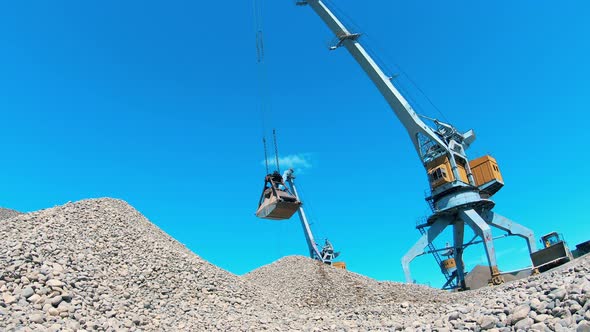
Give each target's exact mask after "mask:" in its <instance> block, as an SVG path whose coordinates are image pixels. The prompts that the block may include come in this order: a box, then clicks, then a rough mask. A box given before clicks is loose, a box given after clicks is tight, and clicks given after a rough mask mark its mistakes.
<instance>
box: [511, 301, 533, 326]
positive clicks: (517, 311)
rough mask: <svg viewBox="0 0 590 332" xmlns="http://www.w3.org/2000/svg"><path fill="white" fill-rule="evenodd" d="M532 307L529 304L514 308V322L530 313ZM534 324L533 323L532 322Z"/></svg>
mask: <svg viewBox="0 0 590 332" xmlns="http://www.w3.org/2000/svg"><path fill="white" fill-rule="evenodd" d="M530 311H531V307H530V306H529V305H528V304H523V305H519V306H518V307H516V308H514V310H512V316H511V317H512V322H513V323H516V322H518V321H520V320H522V319H524V318H526V317H527V316H528V315H529V312H530ZM531 324H532V323H531Z"/></svg>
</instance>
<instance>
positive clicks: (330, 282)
mask: <svg viewBox="0 0 590 332" xmlns="http://www.w3.org/2000/svg"><path fill="white" fill-rule="evenodd" d="M589 322H590V257H589V256H586V257H582V258H580V259H578V260H576V261H574V262H571V263H569V264H566V265H564V266H562V267H560V268H558V269H555V270H553V271H550V272H548V273H545V274H542V275H536V276H532V277H529V278H527V279H522V280H517V281H513V282H509V283H506V284H504V285H502V286H499V287H492V288H483V289H479V290H476V291H466V292H461V293H447V292H443V291H440V290H436V289H432V288H429V287H425V286H419V285H407V284H400V283H392V282H378V281H375V280H372V279H370V278H366V277H363V276H361V275H358V274H356V273H352V272H350V271H345V270H340V269H336V268H333V267H330V266H327V265H324V264H322V263H320V262H317V261H313V260H311V259H309V258H306V257H300V256H292V257H285V258H283V259H281V260H278V261H277V262H274V263H272V264H269V265H267V266H264V267H261V268H259V269H257V270H255V271H252V272H251V273H248V274H247V275H245V276H242V277H239V276H236V275H233V274H231V273H229V272H226V271H224V270H222V269H220V268H218V267H216V266H214V265H212V264H210V263H208V262H206V261H204V260H203V259H201V258H200V257H198V256H197V255H195V254H193V253H192V252H191V251H189V250H188V249H187V248H185V247H184V246H183V245H182V244H180V243H179V242H177V241H175V240H174V239H172V238H171V237H170V236H168V235H166V234H165V233H164V232H163V231H161V230H160V229H159V228H158V227H156V226H155V225H154V224H152V223H151V222H149V221H148V220H147V219H146V218H145V217H143V216H142V215H141V214H140V213H139V212H137V211H136V210H135V209H133V208H132V207H131V206H129V205H128V204H127V203H125V202H123V201H120V200H114V199H97V200H85V201H81V202H77V203H69V204H66V205H64V206H61V207H56V208H52V209H47V210H42V211H38V212H34V213H29V214H24V215H18V216H16V217H12V218H10V219H5V220H3V221H2V222H0V331H66V332H67V331H76V330H86V331H260V330H266V331H369V330H370V331H400V330H405V331H441V332H442V331H480V330H490V331H506V332H508V331H590V323H589Z"/></svg>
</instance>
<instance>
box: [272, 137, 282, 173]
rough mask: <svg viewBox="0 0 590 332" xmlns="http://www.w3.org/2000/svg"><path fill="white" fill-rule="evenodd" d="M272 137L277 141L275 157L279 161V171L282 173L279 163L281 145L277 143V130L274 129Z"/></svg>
mask: <svg viewBox="0 0 590 332" xmlns="http://www.w3.org/2000/svg"><path fill="white" fill-rule="evenodd" d="M272 137H273V140H274V143H275V159H276V161H277V172H279V174H280V173H281V166H280V165H279V145H278V144H277V131H276V130H275V129H273V130H272Z"/></svg>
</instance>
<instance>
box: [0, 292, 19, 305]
mask: <svg viewBox="0 0 590 332" xmlns="http://www.w3.org/2000/svg"><path fill="white" fill-rule="evenodd" d="M2 300H4V303H6V304H12V303H14V302H16V297H14V296H12V295H10V294H8V293H4V294H2Z"/></svg>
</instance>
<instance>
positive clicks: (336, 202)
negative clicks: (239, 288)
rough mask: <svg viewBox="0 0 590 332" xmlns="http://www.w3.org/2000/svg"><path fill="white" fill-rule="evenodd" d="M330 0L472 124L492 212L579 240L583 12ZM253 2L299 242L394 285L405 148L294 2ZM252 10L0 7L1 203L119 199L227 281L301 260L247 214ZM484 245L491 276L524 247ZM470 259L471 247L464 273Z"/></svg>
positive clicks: (583, 226) (408, 197)
mask: <svg viewBox="0 0 590 332" xmlns="http://www.w3.org/2000/svg"><path fill="white" fill-rule="evenodd" d="M333 1H335V2H336V4H337V5H338V7H339V8H340V9H342V10H343V11H344V12H345V13H347V14H348V15H349V16H350V17H352V19H353V20H354V23H355V24H356V25H358V27H360V31H359V32H363V33H365V34H366V36H367V38H366V41H367V42H368V44H369V46H371V48H372V49H375V50H377V51H378V52H379V56H380V58H382V59H383V61H384V62H385V63H387V64H388V65H389V66H390V67H392V68H396V66H395V65H399V66H400V67H401V68H403V70H404V71H405V72H406V73H407V74H408V75H409V76H410V77H411V78H412V80H413V81H414V82H416V84H417V85H418V86H419V87H420V88H421V89H422V91H424V93H425V94H426V95H427V96H428V97H429V98H430V99H431V100H432V101H433V102H434V104H436V105H437V107H438V108H439V109H440V110H441V111H442V113H443V114H444V115H445V116H446V118H447V119H448V120H449V121H451V122H452V123H453V124H454V125H455V126H457V127H458V128H460V129H462V130H467V129H471V128H473V129H474V130H475V131H476V133H477V135H478V139H477V140H476V142H475V143H474V145H473V146H472V148H471V150H470V156H472V157H478V156H480V155H483V154H486V153H491V154H493V155H494V156H495V157H496V158H497V160H498V162H499V163H500V167H501V168H502V170H503V175H504V178H505V182H506V185H505V187H504V188H503V190H502V191H500V192H499V193H498V194H497V196H496V197H495V201H496V202H497V207H496V211H497V212H499V213H501V214H503V215H505V216H508V217H510V218H512V219H514V220H515V221H518V222H520V223H522V224H524V225H527V226H528V227H530V228H532V229H533V230H534V231H535V232H536V234H537V235H541V234H544V233H547V232H549V231H551V230H557V231H559V232H561V233H563V234H564V235H565V237H566V240H568V241H569V243H570V245H571V246H572V247H573V246H574V245H575V244H577V243H579V242H582V241H584V240H587V239H590V224H589V223H588V214H587V204H588V203H589V199H588V188H590V178H589V177H588V176H587V174H588V170H587V165H588V164H589V160H588V159H589V158H588V152H587V150H588V149H587V148H586V147H585V145H586V144H587V142H588V139H589V134H588V131H587V125H588V123H589V121H590V115H588V106H589V101H588V95H589V92H590V83H589V77H590V64H589V61H588V59H589V58H590V54H589V53H590V45H589V44H590V42H589V39H588V36H589V35H590V23H589V22H588V19H587V18H588V17H590V5H589V4H588V2H587V1H581V0H579V1H567V2H560V3H557V2H555V1H535V2H532V1H507V0H506V1H495V2H484V1H466V0H463V1H455V2H437V1H426V2H425V1H410V2H408V1H369V2H367V1H352V0H339V1H336V0H333ZM263 2H264V10H265V15H264V26H265V37H266V40H265V44H266V62H267V69H268V71H269V78H268V82H269V84H270V85H271V89H270V92H269V96H268V97H269V98H270V105H271V106H272V110H273V111H272V121H273V125H274V126H275V127H276V128H277V130H278V131H279V140H280V142H279V143H280V148H281V153H282V155H283V157H288V156H291V157H298V158H300V159H303V160H304V162H299V163H298V164H297V165H295V166H297V167H298V168H299V169H300V176H299V178H298V181H299V184H300V186H301V187H302V189H303V193H304V199H305V203H306V206H307V207H308V208H309V212H310V214H311V216H312V219H313V220H314V225H313V227H314V229H315V230H316V232H317V237H318V238H320V239H321V238H323V237H326V236H327V237H329V238H330V239H331V240H332V242H333V243H334V245H335V246H336V247H337V248H338V249H340V250H341V251H342V253H343V254H342V259H343V260H345V261H346V262H347V264H348V266H349V269H350V270H352V271H355V272H359V273H362V274H365V275H368V276H371V277H374V278H377V279H380V280H397V281H402V280H403V274H402V271H401V266H400V258H401V256H402V255H403V254H404V253H405V252H406V251H407V250H408V249H409V248H410V247H411V246H412V245H413V243H414V242H415V241H416V240H417V239H418V237H419V234H418V232H417V231H416V230H415V229H414V225H415V221H416V219H417V218H419V217H421V216H424V215H425V214H427V212H428V209H427V206H426V204H425V203H424V201H423V197H424V191H425V190H426V189H427V186H428V184H427V181H426V176H425V172H424V170H423V169H422V167H421V165H420V162H419V160H418V158H417V156H416V153H415V151H414V150H413V148H412V145H411V143H410V140H409V139H408V137H407V134H406V132H405V130H404V129H403V127H402V126H401V125H400V124H399V123H398V121H397V119H396V118H395V117H394V116H393V113H392V112H391V111H390V110H389V109H388V107H387V105H386V103H385V102H384V101H383V99H382V98H381V96H380V95H379V94H378V92H377V90H376V89H375V88H374V87H373V86H372V84H371V83H370V82H369V80H368V79H367V78H366V77H365V76H364V74H363V72H362V71H361V70H360V69H359V68H358V66H357V65H356V64H355V63H354V62H353V60H352V59H351V57H350V56H349V55H348V54H347V53H346V52H345V50H344V49H340V50H338V51H335V52H329V51H328V50H327V45H328V44H329V43H330V41H331V40H332V36H331V34H330V33H329V31H328V30H327V28H326V27H324V25H323V23H322V22H321V21H320V20H319V18H318V17H316V16H315V15H314V14H313V12H312V11H311V9H310V8H300V7H296V6H294V3H293V1H266V0H263ZM252 12H253V11H252V1H239V2H238V1H234V2H224V1H199V2H195V1H168V2H166V3H163V2H161V1H123V2H121V1H83V2H80V1H51V2H36V3H34V4H33V3H28V2H15V1H13V2H4V3H2V4H1V5H0V13H1V14H0V30H1V31H2V33H1V34H0V43H1V45H2V48H1V49H2V52H0V110H1V111H0V114H2V119H1V120H2V130H1V131H0V140H1V142H2V143H3V144H2V154H1V155H2V163H1V165H2V167H1V168H0V169H1V171H0V182H1V183H2V189H1V190H0V206H5V207H10V208H15V209H19V210H22V211H32V210H37V209H42V208H46V207H51V206H54V205H58V204H63V203H65V202H67V201H75V200H79V199H84V198H92V197H104V196H110V197H117V198H122V199H125V200H126V201H128V202H129V203H130V204H132V205H133V206H135V207H136V208H137V209H139V210H140V211H141V212H142V213H144V214H145V215H146V216H147V217H148V218H149V219H151V220H152V221H153V222H155V223H156V224H157V225H159V226H160V227H161V228H162V229H164V230H165V231H166V232H168V233H169V234H171V235H172V236H173V237H175V238H176V239H178V240H179V241H181V242H182V243H184V244H186V245H187V246H188V247H189V248H190V249H192V250H193V251H194V252H195V253H197V254H198V255H200V256H202V257H203V258H205V259H207V260H209V261H211V262H212V263H214V264H216V265H218V266H221V267H222V268H225V269H227V270H229V271H231V272H234V273H237V274H242V273H245V272H247V271H250V270H252V269H254V268H256V267H259V266H261V265H263V264H267V263H270V262H272V261H274V260H276V259H278V258H279V257H281V256H285V255H292V254H303V255H304V254H306V252H307V249H306V247H305V242H304V238H303V234H302V231H301V228H300V225H299V223H298V220H297V219H296V218H293V219H292V220H290V221H287V222H269V221H262V220H258V219H256V218H255V217H254V211H255V209H256V204H257V201H258V197H259V194H260V192H259V191H260V189H261V187H262V184H263V183H262V181H263V176H264V168H263V167H262V166H261V160H262V159H263V157H262V155H263V153H262V147H261V142H260V140H261V133H262V131H263V129H262V124H261V116H260V111H259V108H258V105H259V97H258V91H257V82H258V78H257V67H256V56H255V54H256V52H255V43H254V22H253V14H252ZM346 21H347V22H349V23H350V21H348V20H346ZM400 83H403V82H402V80H401V79H400ZM406 83H407V82H406ZM405 91H407V92H408V94H409V95H410V96H409V97H411V98H412V99H414V100H416V101H418V103H419V104H421V105H422V106H423V107H424V108H419V107H417V108H418V110H419V111H421V112H423V113H425V114H426V115H431V116H438V113H437V112H436V111H435V110H434V109H433V108H432V107H430V106H428V105H427V104H425V103H424V98H423V97H421V94H420V93H419V91H418V89H417V88H416V87H413V86H411V85H408V86H406V87H405ZM267 120H268V119H267ZM267 129H268V127H267ZM291 159H292V160H295V159H296V158H291ZM444 241H445V239H444V237H443V239H442V240H441V241H439V242H440V243H438V244H439V245H442V244H444ZM497 246H498V256H499V257H498V258H499V261H500V268H502V269H504V270H509V269H514V268H517V267H519V266H524V265H526V264H527V258H526V254H524V252H523V248H524V241H521V240H518V239H514V240H501V241H498V243H497ZM481 259H482V251H481V247H473V248H471V249H469V250H468V254H467V256H466V258H465V261H466V263H467V265H468V267H471V266H473V265H474V264H476V263H478V262H480V261H481ZM433 263H434V261H433V259H432V258H431V257H422V258H419V259H418V260H416V261H415V263H414V264H413V265H412V267H413V272H414V277H415V278H416V279H417V280H418V281H419V282H422V283H431V284H432V285H433V286H439V284H440V282H441V276H440V274H439V272H438V270H437V268H436V267H435V266H434V265H433Z"/></svg>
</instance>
